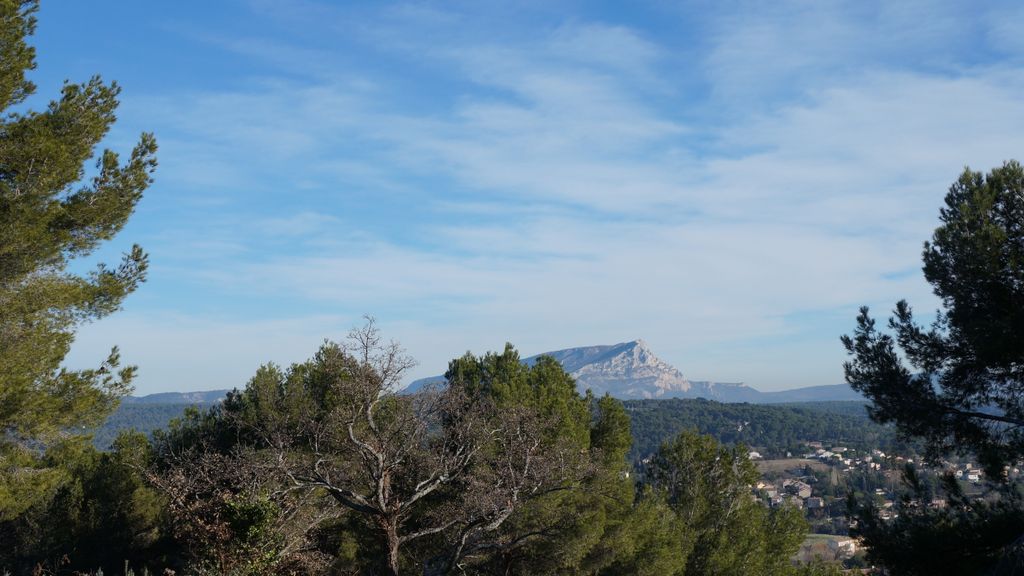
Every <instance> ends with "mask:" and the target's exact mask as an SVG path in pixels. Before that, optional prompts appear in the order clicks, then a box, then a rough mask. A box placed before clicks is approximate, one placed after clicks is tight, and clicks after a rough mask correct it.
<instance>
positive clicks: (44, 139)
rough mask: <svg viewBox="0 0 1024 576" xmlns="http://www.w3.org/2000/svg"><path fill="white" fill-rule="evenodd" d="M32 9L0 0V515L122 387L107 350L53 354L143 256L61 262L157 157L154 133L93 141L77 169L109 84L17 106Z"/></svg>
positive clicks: (48, 479) (116, 214)
mask: <svg viewBox="0 0 1024 576" xmlns="http://www.w3.org/2000/svg"><path fill="white" fill-rule="evenodd" d="M37 9H38V1H37V0H0V111H3V112H4V115H3V116H2V117H0V430H3V435H2V436H0V519H2V518H5V517H10V516H11V515H13V514H16V513H17V512H18V510H20V509H24V507H26V506H27V505H28V504H29V503H31V502H32V501H33V496H34V495H38V494H41V493H44V492H45V491H46V487H47V486H49V485H50V484H52V482H53V481H54V475H53V474H52V473H51V471H48V470H41V469H39V468H38V467H37V466H36V465H35V458H34V455H35V453H36V452H38V449H39V448H40V447H45V445H46V443H47V442H48V441H49V440H50V439H52V438H53V437H54V436H55V435H58V434H59V433H61V432H63V431H66V430H68V429H69V428H71V427H74V426H81V425H87V424H93V423H97V422H99V421H100V419H101V418H102V417H103V416H105V415H106V414H108V413H109V412H110V411H111V410H112V409H113V408H114V407H115V406H116V403H117V401H118V399H119V398H120V397H121V396H123V395H124V394H126V393H127V392H128V390H129V386H130V381H131V378H132V376H133V374H134V372H135V370H134V368H132V367H121V366H120V361H119V355H118V352H117V350H116V349H114V350H113V351H112V352H111V354H110V356H109V357H108V358H107V359H106V360H104V361H103V362H102V363H101V364H100V366H99V367H97V368H95V369H90V370H81V371H72V370H66V369H63V368H61V362H62V361H63V359H64V357H65V355H66V354H67V352H68V350H69V348H70V346H71V343H72V341H73V338H74V333H75V329H76V328H77V327H78V326H80V325H81V324H82V323H83V322H88V321H91V320H95V319H98V318H101V317H103V316H106V315H108V314H110V313H112V312H114V311H115V310H117V309H118V308H119V306H120V304H121V302H122V300H123V299H124V297H125V296H126V295H128V294H129V293H130V292H132V291H133V290H135V288H136V287H137V286H138V284H139V283H140V282H142V281H143V280H144V279H145V273H146V264H147V260H146V255H145V253H144V252H143V251H142V249H141V248H139V247H138V246H135V247H133V248H132V250H131V251H130V252H129V253H128V254H126V255H125V256H124V258H123V260H122V261H121V262H120V263H119V264H118V265H116V266H113V267H109V266H105V265H102V264H101V265H99V266H98V268H96V269H95V270H94V271H93V272H91V273H88V274H85V275H78V274H73V273H71V272H69V271H68V265H69V263H70V262H71V261H72V260H74V259H76V258H82V257H85V256H88V255H89V254H91V253H92V252H93V251H94V250H95V249H96V248H97V247H98V246H99V245H100V244H101V243H102V242H104V241H106V240H109V239H111V238H112V237H113V236H114V235H115V234H116V233H117V232H118V231H120V230H121V228H122V227H123V226H124V224H125V222H126V221H127V219H128V217H129V216H130V215H131V213H132V211H133V210H134V208H135V206H136V204H137V203H138V201H139V199H140V198H141V195H142V192H143V191H144V190H145V189H146V187H147V186H148V185H149V184H150V182H151V174H152V171H153V169H154V168H155V166H156V160H155V157H154V154H155V152H156V142H155V140H154V138H153V136H152V135H151V134H143V135H142V136H141V138H140V140H139V143H138V144H137V145H136V146H135V148H134V149H133V150H132V152H131V155H130V157H129V158H128V159H127V160H126V161H124V162H122V161H121V160H120V159H119V158H118V155H117V154H116V153H115V152H113V151H111V150H103V152H102V153H100V154H99V155H98V157H97V160H96V167H95V170H93V171H90V174H92V175H91V176H90V177H89V178H86V165H87V163H88V162H89V160H90V159H91V158H93V156H94V152H95V149H96V147H97V146H98V144H99V143H100V141H101V140H102V139H103V137H104V136H105V135H106V134H107V132H108V130H109V129H110V127H111V125H112V124H113V123H114V120H115V116H114V112H115V109H116V108H117V103H118V102H117V97H118V93H119V91H120V90H119V88H118V86H117V85H116V84H115V83H105V82H103V81H102V80H101V79H100V78H99V77H93V78H92V79H90V80H88V81H87V82H85V83H82V84H73V83H65V85H64V87H63V89H62V90H61V95H60V98H58V99H57V100H55V101H52V102H50V103H49V105H48V106H47V107H46V109H45V110H43V111H40V112H36V111H31V110H26V109H25V103H26V100H27V98H28V97H29V96H31V95H32V94H33V93H34V91H35V86H34V85H33V84H32V83H31V82H30V81H29V80H28V79H27V78H26V74H27V73H28V72H29V71H30V70H32V69H33V68H34V67H35V52H34V50H33V48H32V47H31V46H29V44H28V42H27V39H28V37H29V36H31V35H32V33H33V32H34V30H35V26H36V19H35V13H36V11H37Z"/></svg>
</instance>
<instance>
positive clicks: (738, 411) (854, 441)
mask: <svg viewBox="0 0 1024 576" xmlns="http://www.w3.org/2000/svg"><path fill="white" fill-rule="evenodd" d="M623 404H625V406H626V410H627V411H628V412H629V415H630V418H631V421H632V431H633V447H632V449H631V450H630V457H631V458H632V459H634V460H636V459H640V458H644V457H646V456H649V455H650V454H653V453H654V452H656V451H657V450H658V447H659V446H660V445H661V443H662V442H664V441H665V439H666V438H672V437H674V436H675V435H677V434H679V433H680V432H682V431H684V430H696V431H697V432H699V433H701V434H708V435H711V436H713V437H714V438H716V439H717V440H718V441H719V442H722V443H724V444H737V443H743V444H745V445H747V446H750V447H753V448H756V449H757V450H758V451H760V452H761V454H762V455H763V456H765V457H773V456H778V457H784V456H785V455H786V452H791V453H793V454H798V453H803V452H805V451H806V450H807V447H806V445H805V442H808V441H819V442H825V443H826V444H832V445H843V446H847V447H850V448H857V449H861V450H869V449H872V448H880V449H882V450H891V449H892V448H894V447H896V446H899V445H901V443H900V442H899V440H898V439H897V437H896V433H895V431H894V429H892V428H889V427H885V426H881V425H878V424H875V423H874V422H871V421H870V420H869V418H868V415H867V412H866V410H865V408H864V404H863V403H861V402H809V403H800V404H789V405H766V404H723V403H720V402H713V401H710V400H704V399H696V400H689V399H685V400H683V399H668V400H626V401H625V402H623Z"/></svg>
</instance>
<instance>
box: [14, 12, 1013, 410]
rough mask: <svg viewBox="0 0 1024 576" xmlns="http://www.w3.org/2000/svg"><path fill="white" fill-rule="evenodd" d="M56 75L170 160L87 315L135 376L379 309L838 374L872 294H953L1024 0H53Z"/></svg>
mask: <svg viewBox="0 0 1024 576" xmlns="http://www.w3.org/2000/svg"><path fill="white" fill-rule="evenodd" d="M39 17H40V24H39V30H38V33H37V35H36V38H35V41H34V42H35V44H36V46H37V48H38V52H39V58H38V69H37V70H36V71H35V72H34V73H33V79H34V80H35V81H36V82H37V84H39V87H40V90H39V95H38V97H37V99H36V100H35V101H33V104H34V106H36V107H42V106H43V105H44V104H45V100H46V99H47V98H49V97H52V96H53V95H55V94H56V93H57V91H58V90H59V86H60V83H61V82H62V81H63V80H64V79H65V78H70V79H72V80H84V79H86V78H88V77H89V76H90V75H92V74H94V73H100V74H102V75H103V76H104V77H105V78H107V79H115V80H117V81H118V82H119V83H120V84H121V85H122V86H123V89H124V92H123V97H122V105H121V108H120V112H119V122H118V124H117V126H116V128H115V129H114V130H113V131H112V132H111V134H110V136H109V138H108V139H107V142H106V143H105V144H106V145H107V146H109V147H111V148H113V149H115V150H119V151H125V152H126V151H127V150H128V149H130V146H131V145H132V143H133V141H134V140H135V139H136V138H137V136H138V133H139V132H141V131H143V130H147V131H153V132H155V133H156V135H157V139H158V141H159V143H160V146H161V150H160V154H159V158H160V166H159V168H158V171H157V174H156V183H155V184H154V185H153V187H152V188H151V189H150V190H149V191H148V192H147V194H146V196H145V198H144V199H143V200H142V202H141V203H140V205H139V207H138V210H137V212H136V214H135V215H134V216H133V218H132V220H131V222H130V224H129V225H128V226H127V227H126V228H125V230H124V232H123V233H122V234H121V235H120V236H119V237H118V238H117V239H116V241H115V242H113V243H111V244H110V245H109V246H107V247H105V248H104V249H103V251H102V252H101V253H100V254H97V255H96V256H97V258H100V259H106V260H110V259H113V258H116V256H117V254H118V253H119V252H120V251H123V250H124V249H126V248H127V247H128V246H130V245H131V243H133V242H138V243H140V244H142V245H143V246H144V247H145V248H146V249H147V250H148V251H149V252H150V255H151V260H152V271H151V274H150V279H149V281H148V282H147V283H146V284H145V285H144V286H143V287H142V288H141V289H140V290H139V291H138V292H136V293H135V294H133V295H132V296H131V297H130V298H129V300H128V301H127V302H126V304H125V306H124V310H123V311H122V312H120V313H118V314H117V315H115V316H112V317H109V318H107V319H105V320H103V321H101V322H97V323H95V324H92V325H89V326H86V327H85V328H83V329H82V330H81V332H80V334H79V338H78V341H77V343H76V345H75V348H74V350H73V351H72V354H71V355H70V356H69V359H68V363H69V364H70V365H72V366H89V365H92V364H95V363H96V362H97V361H98V359H99V358H101V357H102V356H103V355H104V353H105V351H107V350H109V348H110V346H112V345H114V344H119V345H120V346H121V349H122V352H123V356H124V358H125V359H126V360H128V361H129V362H132V363H135V364H138V365H139V366H140V375H139V378H138V380H137V392H138V393H149V392H155V391H163V390H198V389H211V388H226V387H233V386H241V385H243V384H244V383H245V381H246V380H247V379H248V378H249V376H250V375H251V374H252V373H253V372H254V371H255V369H256V367H257V366H258V365H259V364H261V363H263V362H266V361H276V362H279V363H289V362H292V361H298V360H302V359H305V358H306V357H308V356H309V355H311V354H312V353H313V352H314V350H315V348H316V346H317V345H318V343H319V342H320V341H322V340H323V339H324V338H332V339H340V338H342V337H343V336H344V335H345V333H346V332H347V330H348V329H349V328H350V327H352V326H354V325H356V324H359V323H360V318H361V316H362V315H363V314H372V315H374V316H376V317H377V318H378V321H379V323H380V326H381V327H382V329H383V331H384V333H385V335H386V336H388V337H391V338H394V339H396V340H398V341H400V342H401V343H402V344H403V345H404V346H405V347H406V348H407V350H408V351H409V353H410V354H412V355H413V356H414V357H415V358H417V359H418V360H419V365H418V366H417V368H416V369H415V370H414V371H413V372H412V373H411V374H410V377H417V376H426V375H431V374H436V373H440V372H442V371H443V369H444V367H445V365H446V363H447V361H448V360H449V359H450V358H452V357H455V356H458V355H461V354H462V353H463V352H465V351H466V350H472V351H474V352H477V353H482V352H484V351H487V350H493V349H499V348H500V347H501V346H503V344H504V343H505V342H506V341H510V342H512V343H514V344H515V345H516V346H517V347H518V348H519V349H520V350H521V351H522V352H523V353H524V355H528V354H534V353H538V352H542V351H545V350H553V349H560V348H566V347H572V346H580V345H591V344H601V343H615V342H621V341H626V340H632V339H635V338H644V339H645V340H646V341H647V342H648V343H649V344H650V346H651V347H652V348H653V350H654V351H655V352H656V353H657V354H658V355H660V356H661V357H663V358H664V359H665V360H667V361H669V362H671V363H673V364H674V365H676V366H677V367H679V368H680V369H681V370H682V371H683V373H684V374H685V375H687V376H688V377H690V378H692V379H697V380H718V381H743V382H746V383H748V384H751V385H753V386H755V387H758V388H760V389H764V390H773V389H781V388H788V387H796V386H807V385H817V384H833V383H838V382H841V381H842V370H841V363H842V361H843V360H844V357H845V355H844V352H843V350H842V348H841V346H840V344H839V341H838V336H839V335H840V334H843V333H846V332H849V331H850V329H851V328H852V327H853V323H854V317H855V314H856V311H857V308H858V307H859V306H860V305H863V304H867V305H870V306H872V307H873V309H875V310H876V311H877V312H879V313H884V311H887V310H889V309H890V308H891V307H892V305H893V303H894V302H895V301H896V300H898V299H899V298H908V299H909V300H910V301H911V303H912V304H915V305H916V307H917V308H918V309H920V310H922V311H928V310H932V309H934V308H935V306H936V302H935V299H934V298H933V297H932V296H931V294H930V290H929V287H928V285H927V284H926V283H925V282H924V281H923V279H922V278H921V275H920V251H921V245H922V242H923V241H924V240H925V239H927V238H928V237H929V235H930V233H931V231H932V230H933V229H934V227H935V225H936V221H937V213H938V208H939V206H940V204H941V202H942V197H943V195H944V193H945V190H946V189H947V188H948V186H949V184H950V183H951V182H952V181H953V180H954V179H955V178H956V176H957V175H958V173H959V172H960V171H961V170H962V169H963V167H964V166H965V165H970V166H971V167H972V168H975V169H982V170H988V169H990V168H991V167H993V166H997V165H999V164H1000V163H1002V162H1003V161H1004V160H1007V159H1010V158H1020V157H1021V156H1022V153H1021V152H1022V150H1024V146H1022V144H1024V130H1022V128H1024V98H1021V96H1020V95H1021V94H1022V93H1024V90H1022V88H1024V74H1022V67H1024V40H1022V36H1021V35H1020V34H1019V26H1018V24H1019V23H1020V22H1021V21H1024V9H1022V7H1021V5H1019V3H1010V2H1007V3H998V2H992V3H984V4H983V5H981V6H980V7H979V5H977V4H975V3H967V2H955V3H939V2H912V1H908V2H898V3H897V2H864V1H858V2H847V3H842V2H773V3H764V2H744V1H721V2H663V1H658V0H653V1H649V2H631V3H619V2H608V3H583V2H571V1H567V2H559V1H544V2H520V3H515V4H511V3H509V4H499V3H493V2H443V3H440V2H439V3H429V2H419V3H393V4H385V3H380V2H366V3H357V2H344V3H342V2H313V1H300V2H287V3H286V2H274V1H271V0H251V1H243V0H226V1H222V2H192V1H180V2H159V3H156V2H128V1H123V0H122V1H113V0H109V1H101V0H94V1H91V2H58V1H55V0H49V1H44V3H43V8H42V10H41V13H40V16H39Z"/></svg>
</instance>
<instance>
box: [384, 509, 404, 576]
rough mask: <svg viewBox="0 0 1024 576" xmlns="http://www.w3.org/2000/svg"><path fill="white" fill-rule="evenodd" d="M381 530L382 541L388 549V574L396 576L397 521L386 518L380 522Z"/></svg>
mask: <svg viewBox="0 0 1024 576" xmlns="http://www.w3.org/2000/svg"><path fill="white" fill-rule="evenodd" d="M381 528H382V529H383V530H384V539H385V541H386V543H387V548H388V558H387V563H388V574H389V575H390V576H398V545H399V542H400V541H399V539H398V520H397V519H394V518H386V519H384V520H381Z"/></svg>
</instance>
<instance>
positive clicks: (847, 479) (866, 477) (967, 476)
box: [748, 441, 1021, 567]
mask: <svg viewBox="0 0 1024 576" xmlns="http://www.w3.org/2000/svg"><path fill="white" fill-rule="evenodd" d="M805 447H806V452H805V453H803V454H800V455H792V454H788V455H790V456H792V457H790V458H785V459H765V458H763V457H762V456H761V454H760V453H759V452H758V451H756V450H752V451H750V452H749V453H748V457H749V458H750V460H751V461H753V462H754V463H755V464H756V465H757V467H758V470H759V471H760V472H761V475H762V479H761V480H760V481H758V482H757V484H756V485H755V486H754V497H755V498H757V499H758V500H759V501H761V502H762V503H764V504H765V505H767V506H771V507H777V506H783V505H791V506H795V507H797V508H799V509H801V510H803V511H804V515H805V517H806V519H807V522H808V523H809V524H810V526H811V531H812V534H809V535H808V537H807V538H806V539H805V540H804V542H803V544H802V545H801V546H800V550H799V551H798V552H797V554H796V556H795V557H794V560H798V561H799V562H802V563H809V562H815V561H821V562H842V563H844V564H845V565H847V566H849V567H860V566H863V565H864V550H863V546H862V545H861V544H860V543H859V542H858V541H857V540H856V539H854V538H851V537H850V536H849V535H848V534H849V530H850V528H851V522H853V521H851V519H850V518H849V516H848V509H847V502H846V497H847V494H848V492H849V491H850V490H853V491H857V492H862V493H866V494H872V495H873V497H872V498H873V501H874V504H875V505H876V506H877V508H878V515H879V517H880V518H882V519H883V520H893V519H895V518H898V517H899V514H900V509H901V508H902V507H903V506H922V505H924V506H927V507H931V508H945V507H946V505H947V501H946V498H944V497H942V495H941V493H940V492H939V491H938V490H935V489H936V488H937V487H938V484H939V482H940V478H941V477H942V476H943V475H945V474H947V473H949V474H952V476H953V478H955V479H956V480H957V482H958V484H959V485H960V487H961V488H962V490H963V491H964V494H965V495H967V496H970V497H974V498H984V497H985V496H986V494H987V492H988V486H987V484H986V482H985V472H984V470H982V469H981V467H980V466H979V465H978V463H977V462H975V461H972V460H970V459H963V460H942V461H941V462H939V463H938V464H937V465H936V466H929V465H928V464H927V463H926V462H925V461H924V459H923V458H922V457H921V456H919V455H917V454H913V453H905V454H896V453H892V452H889V453H886V452H884V451H882V450H879V449H870V450H866V449H861V450H858V449H856V448H852V447H846V446H839V445H834V446H833V445H828V444H827V443H824V442H821V441H808V442H806V443H805ZM908 465H909V466H911V467H913V468H914V469H915V470H916V471H917V473H918V474H919V476H920V477H921V478H922V479H923V480H924V482H925V485H926V486H928V487H929V488H931V490H929V492H931V494H930V495H931V496H932V497H931V498H928V499H927V501H925V502H920V501H918V500H914V499H909V500H907V501H903V500H902V497H901V496H902V494H904V493H906V492H907V487H906V485H905V482H904V480H903V475H904V473H905V472H904V471H905V470H906V469H907V466H908ZM1006 473H1007V475H1008V476H1009V478H1011V479H1014V478H1020V475H1021V469H1020V468H1019V467H1008V468H1007V469H1006Z"/></svg>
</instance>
